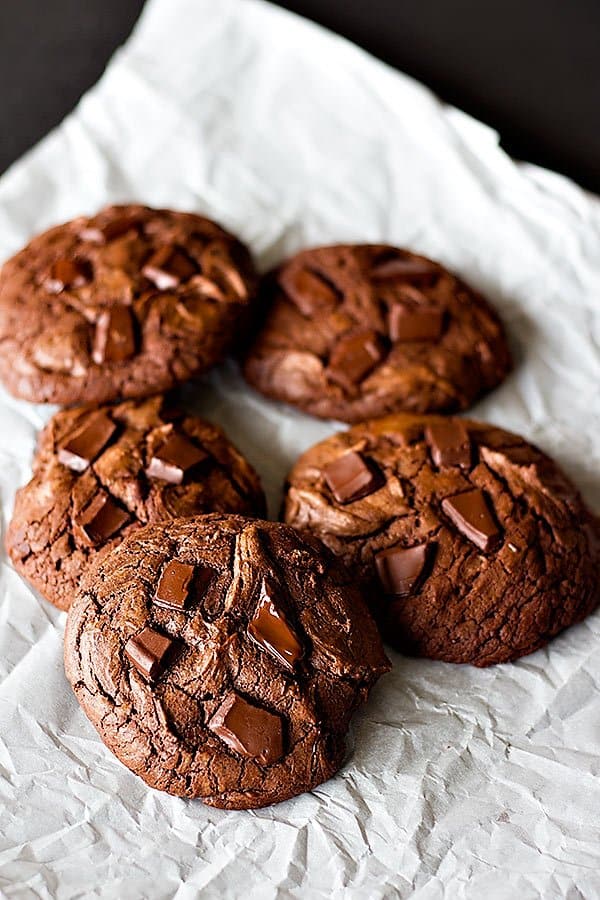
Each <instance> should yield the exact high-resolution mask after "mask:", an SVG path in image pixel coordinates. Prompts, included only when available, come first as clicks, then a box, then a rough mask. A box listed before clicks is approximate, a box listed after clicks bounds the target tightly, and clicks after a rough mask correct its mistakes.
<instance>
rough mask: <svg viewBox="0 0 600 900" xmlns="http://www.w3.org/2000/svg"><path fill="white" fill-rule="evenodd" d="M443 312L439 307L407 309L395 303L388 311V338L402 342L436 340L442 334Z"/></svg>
mask: <svg viewBox="0 0 600 900" xmlns="http://www.w3.org/2000/svg"><path fill="white" fill-rule="evenodd" d="M443 324H444V314H443V312H442V311H441V310H440V309H432V308H430V309H426V308H423V309H407V308H406V307H404V306H402V304H400V303H395V304H394V305H393V306H392V307H391V309H390V312H389V318H388V328H389V333H390V338H391V339H392V341H395V342H396V343H399V344H402V343H406V342H410V341H438V340H439V339H440V337H441V336H442V328H443Z"/></svg>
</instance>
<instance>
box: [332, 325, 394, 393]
mask: <svg viewBox="0 0 600 900" xmlns="http://www.w3.org/2000/svg"><path fill="white" fill-rule="evenodd" d="M383 352H384V351H383V344H382V341H381V338H380V337H379V335H378V334H377V332H376V331H372V330H366V331H360V332H357V333H355V334H351V335H348V337H345V338H342V339H341V340H340V341H338V343H337V344H336V346H335V347H334V348H333V352H332V354H331V357H330V359H329V366H328V368H327V374H328V376H329V378H330V379H331V381H334V382H336V383H337V384H339V385H341V387H343V388H345V389H346V390H349V391H352V390H354V388H355V387H356V385H357V384H358V382H359V381H362V379H363V378H366V376H367V375H368V374H369V372H372V371H373V369H374V368H375V366H376V365H377V363H378V362H380V360H381V359H383Z"/></svg>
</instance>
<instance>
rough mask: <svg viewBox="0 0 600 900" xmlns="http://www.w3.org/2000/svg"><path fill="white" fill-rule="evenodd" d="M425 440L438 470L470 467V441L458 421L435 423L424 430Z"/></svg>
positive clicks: (463, 427)
mask: <svg viewBox="0 0 600 900" xmlns="http://www.w3.org/2000/svg"><path fill="white" fill-rule="evenodd" d="M425 440H426V441H427V443H428V445H429V450H430V452H431V458H432V460H433V462H434V463H435V465H436V466H437V467H438V469H440V468H442V467H443V466H460V467H461V468H462V469H469V468H470V467H471V439H470V437H469V432H468V431H467V429H466V428H465V426H464V425H463V423H462V422H460V421H459V420H458V419H452V420H448V421H447V422H436V423H435V424H432V425H428V426H427V427H426V429H425Z"/></svg>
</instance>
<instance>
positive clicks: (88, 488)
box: [6, 396, 265, 609]
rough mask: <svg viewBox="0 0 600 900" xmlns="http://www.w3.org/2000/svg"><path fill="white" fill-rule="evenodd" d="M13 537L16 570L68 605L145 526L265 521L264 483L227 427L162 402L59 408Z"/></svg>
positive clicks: (18, 505)
mask: <svg viewBox="0 0 600 900" xmlns="http://www.w3.org/2000/svg"><path fill="white" fill-rule="evenodd" d="M33 471H34V474H33V478H32V479H31V481H30V482H29V484H27V485H25V487H23V488H21V489H20V490H19V491H18V492H17V496H16V500H15V508H14V513H13V517H12V521H11V522H10V525H9V527H8V532H7V535H6V546H7V550H8V553H9V555H10V557H11V559H12V561H13V563H14V565H15V568H16V569H17V571H18V572H20V573H21V575H23V576H24V577H25V578H26V579H27V580H28V581H29V582H31V584H32V585H33V586H34V587H36V588H37V589H38V590H39V591H40V593H42V594H43V595H44V596H45V597H46V598H47V599H48V600H50V601H51V602H52V603H54V604H55V605H56V606H58V607H60V608H61V609H67V608H68V607H69V606H70V604H71V602H72V600H73V598H74V596H75V594H76V592H77V588H78V585H79V581H80V578H81V576H82V575H83V573H84V572H85V570H86V569H87V567H88V565H89V564H90V562H91V561H92V560H93V559H94V557H96V556H97V555H98V553H105V552H106V551H107V550H109V549H110V548H111V547H113V546H115V544H118V543H120V542H121V541H122V540H123V537H124V536H125V535H127V534H129V532H131V531H134V530H136V529H137V528H139V527H140V525H145V524H147V523H149V522H155V521H158V520H161V519H173V518H176V517H177V516H191V515H196V514H199V513H207V512H214V511H217V512H235V513H242V514H244V515H264V511H265V500H264V495H263V492H262V489H261V486H260V481H259V478H258V476H257V475H256V473H255V472H254V470H253V469H252V467H251V466H250V465H249V463H248V462H246V460H245V459H244V457H243V456H242V455H241V454H240V453H239V452H238V451H237V450H236V449H235V447H233V446H232V444H231V443H230V442H229V440H228V439H227V437H226V436H225V434H224V433H223V432H222V431H221V429H220V428H217V427H216V426H215V425H211V424H210V423H209V422H205V421H203V420H202V419H198V418H196V417H194V416H186V415H184V414H183V413H178V412H177V411H175V410H173V409H170V408H169V406H168V402H167V401H165V400H164V399H163V397H161V396H157V397H152V398H150V399H147V400H130V401H127V402H125V403H121V404H119V405H118V406H104V407H100V408H95V409H74V410H66V411H63V412H59V413H58V414H57V415H55V416H54V418H53V419H51V420H50V422H49V423H48V425H47V426H46V428H45V429H44V431H43V432H42V434H41V436H40V440H39V447H38V451H37V454H36V456H35V459H34V461H33Z"/></svg>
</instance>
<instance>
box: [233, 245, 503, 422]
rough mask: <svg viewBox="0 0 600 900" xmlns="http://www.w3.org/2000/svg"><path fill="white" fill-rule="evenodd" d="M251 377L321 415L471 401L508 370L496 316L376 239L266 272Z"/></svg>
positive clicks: (348, 417) (452, 282) (349, 418)
mask: <svg viewBox="0 0 600 900" xmlns="http://www.w3.org/2000/svg"><path fill="white" fill-rule="evenodd" d="M263 303H264V304H265V306H267V307H268V308H269V312H268V314H267V319H266V323H265V325H264V328H263V329H262V331H261V332H260V333H259V335H258V338H257V340H256V342H255V344H254V346H253V348H252V349H251V351H250V353H249V355H248V357H247V359H246V362H245V367H244V371H245V375H246V378H247V379H248V381H249V382H250V384H252V385H254V387H256V388H257V389H258V390H259V391H261V392H262V393H263V394H266V395H267V396H268V397H273V398H274V399H276V400H285V401H286V402H288V403H293V404H295V405H296V406H299V407H300V408H301V409H303V410H306V412H309V413H312V415H315V416H321V417H323V418H329V417H331V418H336V419H341V420H342V421H346V422H357V421H360V420H362V419H366V418H370V417H371V416H381V415H383V414H384V413H389V412H395V411H400V410H402V411H408V412H437V411H439V412H452V411H456V410H462V409H466V407H468V406H469V405H470V404H472V403H473V402H474V401H475V400H476V399H477V398H478V397H479V396H481V395H482V394H484V393H485V392H486V391H489V390H491V389H492V388H493V387H496V385H498V384H500V382H501V381H502V380H503V379H504V378H505V376H506V374H507V373H508V371H509V370H510V367H511V360H510V353H509V350H508V347H507V344H506V338H505V335H504V331H503V328H502V325H501V324H500V321H499V319H498V316H497V315H496V313H495V312H494V311H493V310H492V308H491V307H490V306H489V304H488V303H486V301H485V300H484V299H483V298H482V297H481V296H480V295H479V294H476V293H475V292H474V291H472V290H471V289H470V288H468V287H467V286H466V285H465V284H464V283H463V282H462V281H460V280H459V279H458V278H456V277H455V276H454V275H451V274H450V273H449V272H447V271H446V270H445V269H444V268H443V267H442V266H440V265H438V264H437V263H435V262H432V261H431V260H429V259H425V258H424V257H423V256H416V255H415V254H414V253H409V252H408V251H406V250H399V249H396V248H394V247H388V246H382V245H375V244H373V245H356V246H339V247H322V248H319V249H316V250H307V251H305V252H303V253H299V254H298V255H297V256H295V257H293V258H292V259H291V260H289V262H287V263H285V264H284V265H283V266H282V267H281V268H280V269H279V270H278V271H277V272H275V273H274V275H273V276H272V277H271V278H269V279H267V280H266V281H265V287H264V290H263Z"/></svg>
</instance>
